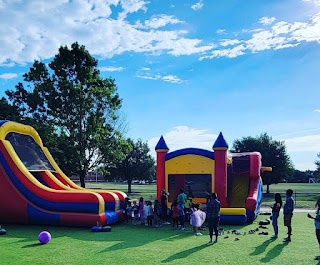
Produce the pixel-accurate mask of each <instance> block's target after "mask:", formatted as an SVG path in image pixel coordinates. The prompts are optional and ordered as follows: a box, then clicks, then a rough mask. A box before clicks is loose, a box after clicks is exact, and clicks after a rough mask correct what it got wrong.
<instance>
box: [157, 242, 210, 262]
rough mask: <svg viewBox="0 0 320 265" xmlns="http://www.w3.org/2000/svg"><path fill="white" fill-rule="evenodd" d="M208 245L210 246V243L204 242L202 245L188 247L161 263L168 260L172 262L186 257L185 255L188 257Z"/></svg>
mask: <svg viewBox="0 0 320 265" xmlns="http://www.w3.org/2000/svg"><path fill="white" fill-rule="evenodd" d="M208 246H209V245H208V244H203V245H200V246H197V247H194V248H190V249H186V250H184V251H181V252H178V253H176V254H174V255H172V256H170V257H168V258H166V259H165V260H162V261H161V263H168V262H172V261H174V260H177V259H182V258H185V257H187V256H189V255H191V254H193V253H195V252H197V251H200V250H202V249H204V248H206V247H208Z"/></svg>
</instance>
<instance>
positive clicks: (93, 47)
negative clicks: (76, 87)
mask: <svg viewBox="0 0 320 265" xmlns="http://www.w3.org/2000/svg"><path fill="white" fill-rule="evenodd" d="M2 4H3V6H4V8H3V9H0V24H1V27H0V43H1V50H0V64H3V63H5V64H8V63H12V62H14V63H18V64H21V63H24V62H33V61H34V60H36V59H37V60H43V59H49V58H52V57H53V56H54V55H55V54H56V53H57V51H58V48H59V47H60V46H61V45H63V46H64V45H70V44H71V43H73V42H75V41H78V42H79V43H80V44H83V45H85V46H86V48H87V49H88V50H89V51H90V53H91V54H92V55H95V56H99V57H101V58H102V59H104V58H111V57H113V56H115V55H119V54H123V53H125V52H134V53H149V54H163V53H169V54H171V55H174V56H180V55H191V54H199V53H202V52H205V51H209V50H210V49H212V47H213V46H212V45H211V44H209V45H208V44H205V43H204V42H203V41H202V40H200V39H193V38H187V37H186V34H187V33H188V31H186V30H181V29H179V30H176V29H171V30H160V29H159V27H163V26H165V25H168V24H171V25H175V24H178V23H182V21H180V20H179V19H177V18H175V17H173V16H169V15H163V14H162V15H161V14H160V15H154V16H152V17H151V19H148V13H146V15H145V16H147V19H146V21H142V22H141V25H144V26H146V27H148V29H139V28H137V25H136V24H135V22H132V23H130V21H129V20H127V15H129V14H132V13H135V12H146V11H147V5H148V4H149V2H147V1H141V0H118V1H116V0H113V1H111V0H109V1H100V0H92V1H84V0H79V1H65V0H56V1H50V3H49V2H48V3H47V2H44V1H42V0H33V1H5V2H2ZM112 5H115V6H117V9H112V8H111V6H112ZM121 8H122V10H121ZM115 10H120V12H121V13H120V14H119V13H116V12H117V11H115ZM48 14H52V15H50V16H48ZM117 15H118V17H119V18H118V19H114V17H117Z"/></svg>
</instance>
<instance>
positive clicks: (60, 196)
mask: <svg viewBox="0 0 320 265" xmlns="http://www.w3.org/2000/svg"><path fill="white" fill-rule="evenodd" d="M0 151H1V152H2V154H3V156H4V158H5V159H6V161H7V163H8V165H9V166H10V168H11V170H12V171H13V173H14V174H15V175H16V177H17V178H18V179H19V180H20V182H21V183H22V184H23V185H24V186H25V187H26V188H27V189H28V190H30V191H31V192H32V193H33V194H35V195H36V196H39V197H41V198H43V199H45V200H48V201H55V202H84V201H85V202H87V203H97V202H99V200H98V198H97V195H96V194H94V193H89V192H88V193H76V191H75V192H70V191H65V192H64V191H61V193H53V192H50V191H48V190H46V189H43V188H42V187H40V186H37V185H35V184H34V183H32V182H31V181H30V180H29V179H28V178H27V177H26V176H25V175H24V174H23V173H22V172H21V171H20V170H19V168H18V167H17V166H16V165H15V163H14V161H13V160H12V159H11V157H10V155H9V154H8V152H7V150H6V148H5V147H4V145H3V143H2V142H0ZM53 195H54V196H53Z"/></svg>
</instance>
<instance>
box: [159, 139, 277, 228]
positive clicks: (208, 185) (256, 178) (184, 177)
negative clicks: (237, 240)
mask: <svg viewBox="0 0 320 265" xmlns="http://www.w3.org/2000/svg"><path fill="white" fill-rule="evenodd" d="M212 148H213V151H209V150H204V149H199V148H184V149H180V150H175V151H173V152H168V151H169V148H168V146H167V144H166V142H165V140H164V138H163V137H162V136H161V137H160V140H159V142H158V144H157V145H156V147H155V151H156V153H157V168H156V174H157V198H158V199H160V197H161V192H162V190H166V191H167V192H169V194H170V195H169V198H168V202H169V204H170V203H172V202H173V201H174V200H175V199H177V196H178V194H179V192H180V189H183V190H184V192H185V193H186V194H187V196H188V197H191V198H192V199H193V202H195V203H199V204H200V205H202V206H203V209H204V210H205V207H206V202H207V198H208V195H209V194H211V193H212V192H215V193H216V194H217V196H218V199H219V200H220V202H221V211H220V214H221V217H220V222H221V224H234V225H243V224H246V223H250V222H252V221H253V220H254V219H255V218H256V217H257V215H258V213H259V211H260V206H261V203H262V197H263V190H262V187H263V183H262V179H261V176H260V173H261V172H262V171H270V170H272V169H271V168H268V167H262V166H261V154H260V153H258V152H250V153H237V154H231V155H229V156H228V155H227V150H228V144H227V143H226V141H225V139H224V137H223V135H222V133H220V134H219V136H218V138H217V139H216V141H215V143H214V145H213V147H212Z"/></svg>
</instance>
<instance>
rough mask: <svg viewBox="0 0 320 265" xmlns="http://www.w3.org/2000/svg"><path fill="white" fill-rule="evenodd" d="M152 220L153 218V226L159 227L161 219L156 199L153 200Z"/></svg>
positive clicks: (159, 206)
mask: <svg viewBox="0 0 320 265" xmlns="http://www.w3.org/2000/svg"><path fill="white" fill-rule="evenodd" d="M153 220H154V226H155V227H159V226H160V225H161V224H160V221H161V205H160V203H159V201H158V200H155V201H154V215H153Z"/></svg>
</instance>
